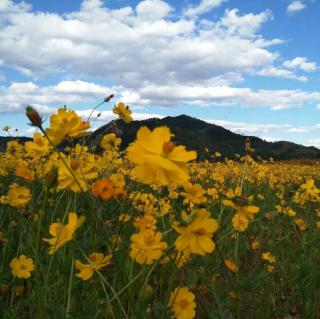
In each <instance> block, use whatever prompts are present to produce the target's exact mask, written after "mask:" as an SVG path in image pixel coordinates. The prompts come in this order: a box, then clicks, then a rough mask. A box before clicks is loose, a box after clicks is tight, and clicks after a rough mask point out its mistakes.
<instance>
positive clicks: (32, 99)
mask: <svg viewBox="0 0 320 319" xmlns="http://www.w3.org/2000/svg"><path fill="white" fill-rule="evenodd" d="M114 92H116V89H115V88H114V89H113V88H110V87H103V86H101V85H97V84H94V83H88V82H83V81H62V82H60V83H58V84H57V85H53V86H47V87H40V86H38V85H36V84H35V83H33V82H25V83H12V84H11V85H10V86H9V87H0V94H1V100H0V112H3V113H6V112H22V111H24V108H25V107H26V106H27V105H28V104H30V105H33V106H34V107H35V108H37V109H38V110H39V111H40V112H41V113H50V112H52V111H53V110H55V108H56V107H57V106H58V107H59V106H63V105H64V104H67V105H70V104H76V103H81V102H93V101H96V100H97V99H100V100H102V99H103V98H104V97H105V96H107V95H109V94H111V93H114Z"/></svg>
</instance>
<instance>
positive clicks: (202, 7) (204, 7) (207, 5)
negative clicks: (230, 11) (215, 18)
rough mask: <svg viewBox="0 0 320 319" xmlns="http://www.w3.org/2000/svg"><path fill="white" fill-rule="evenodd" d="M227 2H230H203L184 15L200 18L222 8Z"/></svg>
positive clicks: (188, 9) (186, 11)
mask: <svg viewBox="0 0 320 319" xmlns="http://www.w3.org/2000/svg"><path fill="white" fill-rule="evenodd" d="M226 1H228V0H201V1H200V3H199V5H197V6H190V7H189V8H187V9H186V10H185V12H184V14H185V15H186V16H191V17H193V16H198V15H201V14H204V13H207V12H209V11H211V10H212V9H214V8H216V7H219V6H221V4H222V3H223V2H226Z"/></svg>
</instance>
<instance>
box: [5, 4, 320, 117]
mask: <svg viewBox="0 0 320 319" xmlns="http://www.w3.org/2000/svg"><path fill="white" fill-rule="evenodd" d="M223 2H224V0H211V1H210V0H207V1H205V0H202V1H201V2H200V3H199V5H198V6H193V7H188V8H187V9H186V10H185V11H184V15H182V16H181V15H180V16H179V15H178V14H177V13H176V12H175V11H174V9H173V8H172V7H171V6H170V5H169V4H168V3H167V2H166V1H164V0H144V1H140V2H138V4H137V5H136V6H135V7H130V6H127V7H122V8H120V9H110V8H108V7H106V6H105V5H104V3H103V1H102V0H85V1H83V2H82V4H81V7H80V9H79V10H77V11H74V12H71V13H66V14H64V15H59V14H56V13H48V12H32V11H31V8H30V6H29V5H27V4H25V3H23V2H22V3H20V4H14V2H12V1H11V0H5V1H2V2H1V5H0V14H2V13H5V18H4V19H2V20H1V19H0V21H2V22H1V23H0V43H1V45H0V56H1V61H0V63H2V64H3V65H4V66H6V67H11V68H15V69H17V70H20V71H21V72H23V73H24V74H26V75H28V76H30V77H34V78H33V79H32V81H30V82H25V83H12V84H11V85H9V86H7V87H5V86H2V87H0V93H1V95H2V99H1V101H0V112H8V111H12V112H20V111H21V110H22V109H23V108H24V107H25V105H26V104H33V105H37V106H38V107H39V108H41V109H42V110H43V111H44V112H50V110H51V109H52V107H53V106H55V105H57V104H65V103H66V104H74V103H80V102H90V103H91V101H93V100H95V99H97V98H99V97H100V98H101V97H103V96H105V95H107V94H109V93H110V92H111V91H112V93H114V92H115V93H117V94H118V96H119V97H121V98H122V99H123V100H124V101H125V102H127V103H129V104H134V105H137V106H146V105H158V106H174V105H177V103H189V104H194V105H197V104H200V105H203V106H210V105H224V106H228V105H241V106H262V107H270V108H272V109H284V108H290V107H301V106H303V105H304V103H306V102H314V103H315V102H317V101H319V100H320V99H319V92H303V91H300V90H252V89H250V88H246V87H241V88H238V87H234V86H235V85H237V84H238V83H239V82H242V81H243V80H244V77H245V76H246V75H250V76H252V75H256V74H258V75H260V76H265V77H266V76H268V77H280V78H291V79H297V80H299V81H306V80H307V78H306V77H304V76H298V75H296V74H295V71H296V70H297V69H298V70H300V71H301V70H302V71H313V70H314V69H315V68H316V65H315V63H313V62H308V61H307V59H306V58H300V57H298V58H295V59H293V60H292V61H289V60H288V61H285V62H284V66H285V67H286V68H287V69H283V68H277V67H275V66H274V64H275V62H276V61H277V60H278V59H279V55H278V53H274V52H273V51H272V47H273V46H274V45H277V44H280V43H282V42H281V40H279V39H265V38H264V37H262V36H261V35H260V34H259V31H260V29H261V27H262V26H263V25H264V24H265V23H266V22H267V21H269V20H271V19H272V18H273V17H272V14H271V12H270V11H268V10H267V11H263V12H261V13H257V14H253V13H248V14H244V15H241V14H240V13H239V11H238V10H237V9H232V10H226V11H225V13H224V15H223V16H222V17H221V18H220V19H217V20H216V21H208V20H199V18H198V17H197V16H198V15H200V14H202V13H205V12H208V10H211V9H213V8H214V7H217V6H219V5H221V4H222V3H223ZM106 3H107V2H106ZM172 15H174V18H172ZM191 16H192V17H191ZM190 17H191V18H190ZM39 26H41V28H39ZM46 74H59V75H60V76H61V77H62V78H64V77H66V75H67V76H68V78H79V77H80V78H83V79H87V78H91V79H92V78H100V79H104V80H108V83H111V84H110V86H108V87H105V86H101V85H99V84H96V83H94V82H88V81H62V82H60V83H57V84H56V85H51V86H44V87H41V86H39V85H38V84H36V81H35V79H36V78H37V77H44V76H45V75H46Z"/></svg>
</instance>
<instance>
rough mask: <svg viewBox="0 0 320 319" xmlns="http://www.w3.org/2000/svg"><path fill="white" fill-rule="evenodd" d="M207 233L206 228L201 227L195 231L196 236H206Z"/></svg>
mask: <svg viewBox="0 0 320 319" xmlns="http://www.w3.org/2000/svg"><path fill="white" fill-rule="evenodd" d="M206 232H207V231H206V229H205V228H204V227H200V228H198V229H197V230H196V231H194V233H195V234H196V235H204V234H205V233H206Z"/></svg>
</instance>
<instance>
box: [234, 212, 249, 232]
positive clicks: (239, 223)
mask: <svg viewBox="0 0 320 319" xmlns="http://www.w3.org/2000/svg"><path fill="white" fill-rule="evenodd" d="M232 225H233V228H234V229H236V230H238V231H241V232H242V231H245V230H246V229H247V228H248V225H249V219H248V218H247V216H246V215H244V214H234V216H233V217H232Z"/></svg>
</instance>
